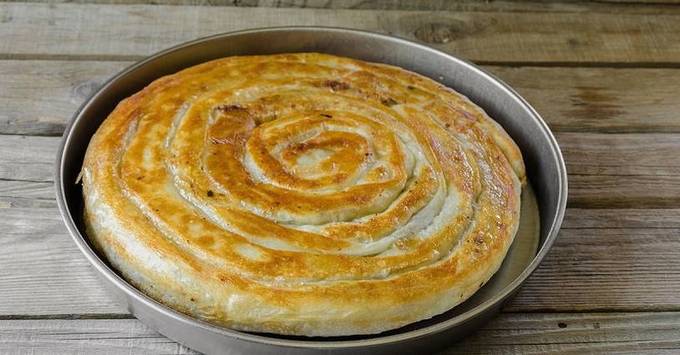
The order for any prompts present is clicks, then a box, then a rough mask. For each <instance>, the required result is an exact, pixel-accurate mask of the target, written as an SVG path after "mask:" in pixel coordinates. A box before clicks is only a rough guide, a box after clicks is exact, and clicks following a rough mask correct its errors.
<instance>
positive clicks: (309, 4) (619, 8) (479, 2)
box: [3, 0, 680, 13]
mask: <svg viewBox="0 0 680 355" xmlns="http://www.w3.org/2000/svg"><path fill="white" fill-rule="evenodd" d="M3 1H7V0H3ZM11 1H13V2H42V3H76V4H118V5H133V4H148V5H160V4H162V5H188V6H238V7H278V8H288V7H291V8H307V9H352V10H428V11H506V12H507V11H516V12H532V11H550V12H593V11H597V12H608V13H612V12H615V13H620V12H625V13H669V12H674V11H676V12H680V9H678V7H677V6H674V5H677V4H678V1H677V0H661V1H659V0H652V1H647V2H648V4H645V3H644V2H645V1H640V0H631V1H625V0H624V1H621V0H613V1H612V0H601V1H570V0H566V1H541V2H536V1H502V0H501V1H483V0H459V1H449V0H418V1H410V0H163V1H162V2H160V1H158V0H11Z"/></svg>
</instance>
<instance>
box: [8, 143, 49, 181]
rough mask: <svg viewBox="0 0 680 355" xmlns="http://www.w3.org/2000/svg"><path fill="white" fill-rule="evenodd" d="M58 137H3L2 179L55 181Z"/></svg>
mask: <svg viewBox="0 0 680 355" xmlns="http://www.w3.org/2000/svg"><path fill="white" fill-rule="evenodd" d="M58 146H59V139H57V138H56V137H29V136H1V137H0V152H2V154H0V179H11V180H29V181H53V177H52V170H53V166H54V161H55V159H56V154H57V147H58Z"/></svg>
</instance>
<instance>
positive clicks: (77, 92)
mask: <svg viewBox="0 0 680 355" xmlns="http://www.w3.org/2000/svg"><path fill="white" fill-rule="evenodd" d="M100 86H101V84H100V83H99V82H97V81H91V80H88V81H84V82H81V83H78V84H77V85H76V86H75V87H74V88H73V95H74V96H75V97H76V98H78V99H80V100H84V99H87V98H89V97H90V96H92V95H93V94H94V93H95V92H96V91H97V89H99V87H100Z"/></svg>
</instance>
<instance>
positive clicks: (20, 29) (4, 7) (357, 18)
mask: <svg viewBox="0 0 680 355" xmlns="http://www.w3.org/2000/svg"><path fill="white" fill-rule="evenodd" d="M0 13H1V14H2V19H1V20H0V36H1V37H2V38H12V39H13V40H11V41H2V42H0V54H1V55H2V56H3V57H5V58H59V57H74V56H75V57H78V58H81V59H82V58H88V57H89V58H97V59H104V58H115V59H131V58H137V57H140V56H145V55H148V54H151V53H153V52H156V51H158V50H161V49H163V48H167V47H169V46H171V45H174V44H178V43H181V42H184V41H187V40H191V39H194V38H197V37H202V36H206V35H209V34H215V33H219V32H226V31H234V30H239V29H244V28H254V27H266V26H283V25H324V26H339V27H352V28H360V29H365V30H371V31H377V32H382V33H389V34H393V35H396V36H401V37H405V38H410V39H419V40H422V41H425V42H427V43H430V44H432V45H433V46H435V47H436V48H439V49H442V50H444V51H447V52H449V53H455V54H456V55H459V56H461V57H464V58H467V59H470V60H474V61H482V62H514V63H532V62H557V63H565V62H568V63H592V62H598V63H602V62H608V63H657V64H663V63H677V62H678V61H680V41H679V40H678V36H677V33H678V32H679V31H680V21H679V19H680V17H678V15H660V14H656V15H645V14H607V13H596V12H585V13H535V12H527V13H523V14H522V16H518V15H517V14H515V13H504V12H465V11H461V12H444V11H438V12H437V11H382V10H325V9H305V10H300V9H267V8H239V7H212V8H209V7H191V6H160V5H158V6H153V5H97V6H90V5H77V4H34V3H2V4H0ZM102 19H105V21H106V25H105V26H102ZM73 29H77V30H75V31H74V30H73ZM480 43H483V44H484V45H480Z"/></svg>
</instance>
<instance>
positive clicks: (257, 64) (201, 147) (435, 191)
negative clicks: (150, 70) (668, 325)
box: [82, 53, 525, 336]
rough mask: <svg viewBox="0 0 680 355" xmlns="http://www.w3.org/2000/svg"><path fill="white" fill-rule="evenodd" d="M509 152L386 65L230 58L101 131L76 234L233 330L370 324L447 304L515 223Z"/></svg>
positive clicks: (178, 304)
mask: <svg viewBox="0 0 680 355" xmlns="http://www.w3.org/2000/svg"><path fill="white" fill-rule="evenodd" d="M524 176H525V175H524V165H523V162H522V157H521V154H520V152H519V150H518V148H517V146H516V145H515V144H514V142H513V141H512V140H511V139H510V138H509V137H508V135H507V134H506V133H505V132H504V131H503V129H502V128H501V127H500V126H499V125H498V124H496V123H495V122H494V121H492V120H491V119H490V118H489V117H488V116H486V114H485V113H484V112H483V111H482V110H481V109H480V108H479V107H477V106H475V105H474V104H473V103H471V102H470V101H469V100H468V99H466V98H465V97H463V96H462V95H460V94H458V93H456V92H454V91H453V90H451V89H448V88H446V87H444V86H442V85H440V84H438V83H436V82H434V81H432V80H430V79H427V78H424V77H422V76H419V75H417V74H414V73H411V72H409V71H406V70H403V69H400V68H396V67H392V66H387V65H383V64H375V63H367V62H362V61H358V60H352V59H348V58H342V57H336V56H330V55H323V54H316V53H305V54H282V55H271V56H247V57H229V58H224V59H219V60H215V61H211V62H208V63H204V64H201V65H197V66H194V67H191V68H188V69H185V70H182V71H180V72H178V73H176V74H174V75H169V76H166V77H163V78H160V79H158V80H156V81H154V82H153V83H151V84H150V85H149V86H148V87H146V88H145V89H143V90H142V91H140V92H138V93H137V94H135V95H133V96H131V97H129V98H127V99H125V100H123V101H122V102H121V103H120V104H119V105H118V106H117V108H116V109H115V110H114V111H113V112H112V113H111V114H110V116H109V117H108V118H107V119H106V120H105V121H104V123H103V124H102V125H101V126H100V128H99V130H98V131H97V133H96V134H95V136H94V137H93V139H92V141H91V142H90V145H89V147H88V150H87V154H86V158H85V162H84V164H83V169H82V177H83V191H84V198H85V223H86V227H87V234H88V236H89V238H90V239H91V241H92V243H93V244H94V245H95V246H96V247H97V249H98V250H99V251H100V253H101V254H102V255H103V256H105V257H106V259H107V260H108V261H109V262H110V264H111V265H112V266H113V267H114V268H115V269H117V270H118V271H119V272H120V273H121V274H122V276H123V277H125V278H126V279H127V280H128V281H129V282H130V283H132V284H133V285H135V286H136V287H137V288H139V289H140V290H142V291H143V292H145V293H147V294H148V295H150V296H151V297H153V298H155V299H156V300H158V301H160V302H162V303H164V304H166V305H168V306H170V307H173V308H175V309H176V310H179V311H181V312H183V313H186V314H188V315H191V316H194V317H197V318H199V319H202V320H207V321H210V322H213V323H216V324H219V325H222V326H226V327H231V328H235V329H240V330H246V331H257V332H269V333H278V334H294V335H307V336H335V335H353V334H369V333H377V332H381V331H385V330H389V329H394V328H397V327H400V326H403V325H405V324H408V323H412V322H415V321H418V320H422V319H426V318H429V317H432V316H434V315H437V314H439V313H442V312H445V311H447V310H449V309H451V308H452V307H454V306H455V305H457V304H459V303H461V302H462V301H464V300H465V299H467V298H468V297H469V296H470V295H472V294H473V293H474V292H475V291H476V290H477V289H479V288H480V287H481V286H482V285H483V284H484V282H486V281H487V280H488V279H489V278H490V277H491V276H492V275H493V274H494V273H495V272H496V270H497V269H498V268H499V266H500V264H501V262H502V260H503V258H504V256H505V254H506V252H507V250H508V247H509V246H510V244H511V243H512V240H513V238H514V235H515V233H516V231H517V227H518V222H519V211H520V193H521V190H522V184H523V181H524V179H525V177H524Z"/></svg>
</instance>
